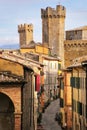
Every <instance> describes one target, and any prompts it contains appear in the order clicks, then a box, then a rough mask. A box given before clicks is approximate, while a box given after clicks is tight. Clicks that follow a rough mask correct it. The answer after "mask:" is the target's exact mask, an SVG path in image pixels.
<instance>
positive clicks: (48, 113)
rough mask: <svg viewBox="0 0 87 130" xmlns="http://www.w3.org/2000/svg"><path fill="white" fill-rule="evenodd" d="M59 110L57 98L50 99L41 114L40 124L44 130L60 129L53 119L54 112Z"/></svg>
mask: <svg viewBox="0 0 87 130" xmlns="http://www.w3.org/2000/svg"><path fill="white" fill-rule="evenodd" d="M58 111H59V99H57V100H55V101H52V102H51V104H50V105H49V106H48V107H47V108H46V110H45V112H44V113H43V115H42V126H43V128H44V130H62V129H61V127H60V126H59V125H58V122H57V121H55V114H56V112H58Z"/></svg>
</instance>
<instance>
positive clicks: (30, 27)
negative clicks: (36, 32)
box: [18, 24, 33, 33]
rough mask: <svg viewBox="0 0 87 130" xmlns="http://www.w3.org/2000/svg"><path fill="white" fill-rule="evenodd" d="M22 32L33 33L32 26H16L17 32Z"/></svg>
mask: <svg viewBox="0 0 87 130" xmlns="http://www.w3.org/2000/svg"><path fill="white" fill-rule="evenodd" d="M23 31H29V32H33V25H32V24H21V25H18V32H19V33H20V32H23Z"/></svg>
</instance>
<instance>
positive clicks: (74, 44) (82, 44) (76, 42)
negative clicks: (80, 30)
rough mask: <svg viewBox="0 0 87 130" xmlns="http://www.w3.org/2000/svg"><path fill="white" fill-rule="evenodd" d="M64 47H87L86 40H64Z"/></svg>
mask: <svg viewBox="0 0 87 130" xmlns="http://www.w3.org/2000/svg"><path fill="white" fill-rule="evenodd" d="M64 47H65V48H66V49H68V48H79V47H81V48H82V47H87V40H72V41H71V40H66V41H65V43H64Z"/></svg>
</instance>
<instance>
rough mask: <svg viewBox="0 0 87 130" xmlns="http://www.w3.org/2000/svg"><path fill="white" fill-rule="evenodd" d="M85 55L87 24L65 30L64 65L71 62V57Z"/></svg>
mask: <svg viewBox="0 0 87 130" xmlns="http://www.w3.org/2000/svg"><path fill="white" fill-rule="evenodd" d="M85 55H87V26H83V27H80V28H76V29H73V30H69V31H66V40H65V41H64V59H65V66H66V67H68V66H69V65H70V64H72V63H73V59H75V58H78V57H81V56H85Z"/></svg>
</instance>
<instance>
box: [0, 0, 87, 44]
mask: <svg viewBox="0 0 87 130" xmlns="http://www.w3.org/2000/svg"><path fill="white" fill-rule="evenodd" d="M58 4H61V5H63V6H65V8H66V20H65V29H66V30H68V29H72V28H75V27H80V26H84V25H87V0H1V1H0V46H1V45H8V44H11V45H12V44H16V43H17V44H19V34H18V25H19V24H24V23H27V24H30V23H32V24H33V26H34V41H36V42H41V41H42V23H41V22H42V21H41V8H44V9H45V8H46V7H48V6H49V7H52V8H56V5H58Z"/></svg>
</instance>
